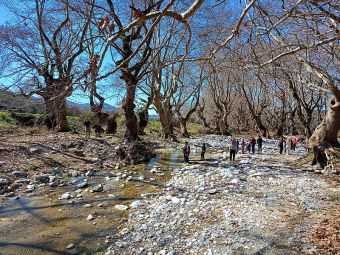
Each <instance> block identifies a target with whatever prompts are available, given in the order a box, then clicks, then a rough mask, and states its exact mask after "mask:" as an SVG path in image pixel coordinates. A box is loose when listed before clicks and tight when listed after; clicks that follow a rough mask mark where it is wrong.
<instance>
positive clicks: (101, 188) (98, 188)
mask: <svg viewBox="0 0 340 255" xmlns="http://www.w3.org/2000/svg"><path fill="white" fill-rule="evenodd" d="M102 191H104V188H103V185H102V184H99V185H97V186H94V187H93V189H92V192H102Z"/></svg>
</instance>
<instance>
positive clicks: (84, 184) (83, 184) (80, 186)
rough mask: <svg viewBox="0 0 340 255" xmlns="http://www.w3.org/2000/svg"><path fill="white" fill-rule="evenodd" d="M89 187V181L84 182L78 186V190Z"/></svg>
mask: <svg viewBox="0 0 340 255" xmlns="http://www.w3.org/2000/svg"><path fill="white" fill-rule="evenodd" d="M88 185H89V184H88V182H87V180H84V181H83V182H81V183H78V184H77V188H78V189H83V188H86V187H87V186H88Z"/></svg>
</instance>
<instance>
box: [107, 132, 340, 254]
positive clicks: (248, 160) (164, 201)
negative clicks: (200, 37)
mask: <svg viewBox="0 0 340 255" xmlns="http://www.w3.org/2000/svg"><path fill="white" fill-rule="evenodd" d="M209 138H210V139H209ZM211 138H212V139H211ZM203 141H204V142H207V143H208V144H209V146H210V147H211V148H212V149H214V150H220V149H223V148H225V147H226V146H227V144H228V142H229V141H228V138H225V139H221V138H220V137H219V138H217V137H213V136H210V137H205V138H203V139H202V138H200V139H197V140H195V139H194V140H191V141H190V142H191V144H197V145H199V144H200V143H202V142H203ZM276 144H277V142H276V141H273V140H265V147H264V150H263V152H264V154H260V155H258V154H255V155H238V160H237V163H236V164H231V163H229V162H228V160H226V159H227V155H225V154H222V155H221V154H216V156H215V157H212V158H209V160H207V161H200V162H197V161H196V162H192V163H191V164H189V165H185V166H183V167H180V168H176V169H174V170H173V176H172V178H171V179H170V181H169V182H168V183H167V184H166V187H165V188H164V189H163V193H162V194H159V195H157V196H155V197H153V198H152V199H148V200H144V201H142V202H140V203H138V206H136V207H134V208H131V212H130V215H129V219H128V222H127V224H126V226H125V228H124V229H122V230H121V231H120V233H119V236H120V237H119V239H118V240H117V241H116V242H115V244H113V245H112V246H111V247H110V248H109V250H108V252H107V253H106V254H147V255H153V254H168V255H174V254H202V255H203V254H206V255H208V254H209V255H210V254H235V255H240V254H318V253H317V252H316V253H313V252H315V251H316V250H317V247H316V245H315V244H313V242H311V241H310V239H309V237H310V233H311V231H312V229H313V227H314V225H315V224H318V222H320V219H319V217H320V215H322V214H323V213H325V214H327V210H328V209H329V207H330V205H329V201H328V198H329V196H330V195H331V194H333V193H337V194H339V187H334V186H332V185H330V184H329V183H328V182H327V181H325V180H324V179H322V178H320V177H319V175H315V174H309V173H306V172H303V171H302V170H307V169H308V168H311V166H308V165H305V166H303V167H302V168H301V169H294V168H292V167H291V166H289V165H288V164H287V162H290V163H292V161H293V160H295V159H297V158H299V157H301V156H303V154H304V153H305V150H304V148H302V147H301V146H300V147H299V148H298V150H297V151H296V152H293V155H289V156H285V155H278V153H277V148H276ZM337 208H339V205H338V204H337ZM318 219H319V220H318ZM337 220H339V218H337ZM339 223H340V222H339ZM332 245H339V243H337V244H334V243H333V244H330V246H332ZM333 251H334V250H333ZM329 254H333V253H329ZM334 254H335V253H334Z"/></svg>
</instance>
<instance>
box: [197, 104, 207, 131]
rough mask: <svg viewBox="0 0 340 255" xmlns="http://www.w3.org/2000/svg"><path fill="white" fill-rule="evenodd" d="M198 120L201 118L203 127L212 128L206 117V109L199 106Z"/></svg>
mask: <svg viewBox="0 0 340 255" xmlns="http://www.w3.org/2000/svg"><path fill="white" fill-rule="evenodd" d="M196 114H197V116H198V118H200V119H201V120H202V122H203V126H204V127H205V128H210V125H209V123H208V122H207V119H206V118H205V117H204V108H203V107H201V106H198V109H197V112H196Z"/></svg>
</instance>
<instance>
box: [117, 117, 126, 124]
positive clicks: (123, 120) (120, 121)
mask: <svg viewBox="0 0 340 255" xmlns="http://www.w3.org/2000/svg"><path fill="white" fill-rule="evenodd" d="M117 123H118V125H120V126H122V125H123V124H124V123H125V116H122V115H119V116H118V117H117Z"/></svg>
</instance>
